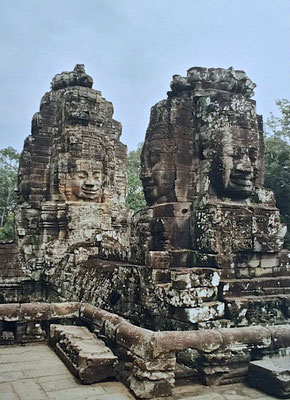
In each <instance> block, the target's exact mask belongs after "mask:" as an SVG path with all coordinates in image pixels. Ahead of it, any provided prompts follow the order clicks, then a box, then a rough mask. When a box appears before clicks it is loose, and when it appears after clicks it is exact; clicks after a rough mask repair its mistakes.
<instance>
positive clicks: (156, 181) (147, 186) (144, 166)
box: [140, 139, 176, 205]
mask: <svg viewBox="0 0 290 400" xmlns="http://www.w3.org/2000/svg"><path fill="white" fill-rule="evenodd" d="M140 178H141V180H142V184H143V189H144V194H145V199H146V201H147V204H148V205H153V204H155V203H163V202H170V201H176V196H175V192H174V185H175V179H176V172H175V161H174V152H173V151H168V150H167V149H166V148H165V146H164V143H163V144H162V141H160V140H158V139H157V140H151V141H147V142H145V143H144V146H143V150H142V154H141V174H140Z"/></svg>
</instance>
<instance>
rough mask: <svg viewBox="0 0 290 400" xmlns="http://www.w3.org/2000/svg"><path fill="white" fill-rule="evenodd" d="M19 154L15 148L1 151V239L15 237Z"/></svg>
mask: <svg viewBox="0 0 290 400" xmlns="http://www.w3.org/2000/svg"><path fill="white" fill-rule="evenodd" d="M18 163H19V154H18V152H17V151H16V150H15V149H13V147H7V148H5V149H2V150H0V182H1V185H0V239H5V238H8V237H12V236H13V232H14V229H13V211H14V208H15V206H16V200H17V199H16V193H15V188H16V182H17V170H18Z"/></svg>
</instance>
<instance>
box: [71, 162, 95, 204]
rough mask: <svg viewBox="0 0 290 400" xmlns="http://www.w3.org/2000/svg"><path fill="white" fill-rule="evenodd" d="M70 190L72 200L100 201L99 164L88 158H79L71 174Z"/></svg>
mask: <svg viewBox="0 0 290 400" xmlns="http://www.w3.org/2000/svg"><path fill="white" fill-rule="evenodd" d="M70 190H71V193H72V197H73V199H74V200H78V199H82V200H91V201H97V202H99V201H101V195H102V170H101V165H98V164H97V163H94V162H93V161H88V160H79V161H77V164H76V170H75V172H74V173H72V174H71V179H70Z"/></svg>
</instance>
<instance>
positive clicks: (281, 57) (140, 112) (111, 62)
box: [0, 0, 290, 150]
mask: <svg viewBox="0 0 290 400" xmlns="http://www.w3.org/2000/svg"><path fill="white" fill-rule="evenodd" d="M289 16H290V2H289V0H275V1H274V0H271V1H269V0H242V1H235V0H174V1H173V0H82V1H80V0H0V50H1V61H2V62H1V66H0V68H1V73H0V87H1V91H0V129H1V136H0V137H1V140H0V148H3V147H7V146H13V147H16V148H17V149H18V150H21V149H22V147H23V141H24V139H25V137H26V136H28V135H29V133H30V122H31V118H32V116H33V114H34V112H36V111H38V109H39V103H40V99H41V97H42V95H43V94H44V93H45V92H46V91H48V90H49V85H50V82H51V79H52V77H53V76H54V75H55V74H56V73H59V72H62V71H70V70H72V69H73V68H74V66H75V64H76V63H79V64H85V66H86V71H87V73H88V74H90V75H91V76H92V77H93V79H94V88H95V89H98V90H101V91H102V94H103V96H104V97H105V98H106V99H107V100H110V101H112V102H113V104H114V108H115V115H114V117H115V119H117V120H119V121H120V122H121V123H122V125H123V135H122V141H123V143H125V144H127V145H128V147H129V149H134V148H135V147H136V146H137V143H138V142H140V141H142V140H143V139H144V135H145V131H146V127H147V124H148V119H149V113H150V107H151V106H152V105H153V104H155V103H156V102H157V101H159V100H161V99H164V98H166V92H167V90H169V83H170V81H171V77H172V75H173V74H180V75H185V74H186V71H187V69H188V68H190V67H192V66H206V67H223V68H228V67H230V66H233V67H234V68H235V69H244V70H245V71H246V72H247V74H248V76H249V77H250V78H251V79H252V80H253V81H254V82H255V83H256V84H257V88H256V95H255V99H256V100H257V109H258V112H259V113H261V114H263V116H264V118H266V117H267V116H268V114H269V112H270V111H274V112H276V107H275V100H277V99H279V98H290V96H289V89H290V84H289V71H290V69H289V59H290V57H289V37H290V23H289Z"/></svg>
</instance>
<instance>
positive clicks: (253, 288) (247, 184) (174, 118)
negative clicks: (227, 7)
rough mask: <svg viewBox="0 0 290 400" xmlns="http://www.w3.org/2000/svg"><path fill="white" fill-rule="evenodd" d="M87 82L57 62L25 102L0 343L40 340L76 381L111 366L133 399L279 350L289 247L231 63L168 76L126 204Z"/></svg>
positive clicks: (115, 135) (122, 159)
mask: <svg viewBox="0 0 290 400" xmlns="http://www.w3.org/2000/svg"><path fill="white" fill-rule="evenodd" d="M92 85H93V79H92V78H91V77H90V76H89V75H87V74H86V72H85V69H84V66H83V65H79V64H78V65H76V67H75V69H74V70H73V71H72V72H63V73H61V74H57V75H56V76H55V77H54V78H53V80H52V83H51V90H50V91H49V92H48V93H46V94H45V95H44V96H43V98H42V100H41V103H40V110H39V112H37V113H36V114H35V115H34V116H33V119H32V128H31V135H30V136H29V137H28V138H27V139H26V140H25V143H24V149H23V152H22V154H21V159H20V165H19V175H18V205H17V208H16V211H15V240H14V242H13V243H12V242H9V243H8V242H6V243H4V242H3V243H0V252H1V256H2V259H1V261H0V268H1V278H0V287H1V295H0V303H1V305H0V317H1V318H0V320H1V321H0V335H2V336H1V338H0V344H1V343H2V344H5V343H23V342H28V341H35V340H46V339H49V340H50V342H51V343H52V345H53V346H54V347H55V348H56V351H57V353H58V354H60V356H61V358H62V359H64V360H65V362H66V363H72V362H73V361H72V358H71V357H72V356H71V354H72V353H73V354H75V355H74V356H73V357H74V358H73V360H74V363H75V364H74V365H73V368H74V372H75V374H76V375H77V376H78V377H79V378H80V379H81V380H82V381H83V382H84V383H93V382H95V381H97V380H100V379H105V378H106V377H110V376H117V377H118V378H119V379H121V380H122V381H124V382H125V383H126V384H127V385H128V386H129V388H130V389H131V391H132V392H133V393H134V394H135V396H136V397H138V398H154V397H157V396H168V395H170V393H171V390H172V387H173V386H174V383H175V380H177V379H179V377H180V376H181V375H182V374H180V373H179V372H178V371H180V370H181V369H182V371H183V374H184V370H186V371H187V374H188V376H189V377H193V376H194V377H197V378H198V379H199V380H200V381H202V382H203V383H205V384H224V383H231V382H239V381H242V380H243V379H245V377H246V376H247V374H248V369H249V362H251V361H255V362H257V360H261V359H263V358H265V357H270V356H271V357H273V356H286V355H287V354H289V353H288V352H289V348H290V326H289V320H290V277H289V271H290V264H289V259H290V255H289V253H288V251H286V250H283V238H284V236H285V233H286V227H285V226H284V225H283V224H282V223H281V221H280V216H279V211H278V209H277V208H276V205H275V198H274V195H273V193H272V192H271V191H269V190H268V189H266V188H265V187H264V186H263V174H264V142H263V122H262V117H261V116H259V115H257V113H256V103H255V101H254V100H253V99H251V97H252V96H253V94H254V88H255V84H254V83H253V82H252V81H251V80H250V79H249V78H248V76H247V75H246V73H245V72H244V71H240V70H234V69H233V68H229V69H221V68H201V67H193V68H190V69H189V70H188V71H187V76H186V77H182V76H179V75H174V76H173V80H172V82H171V84H170V89H171V90H170V91H169V92H168V93H167V95H168V97H167V99H165V100H162V101H160V102H158V103H157V104H156V105H154V106H153V107H152V109H151V115H150V121H149V126H148V129H147V132H146V136H145V141H144V145H143V149H142V155H141V176H140V178H141V180H142V185H143V190H144V194H145V199H146V203H147V206H146V207H145V208H144V209H142V210H140V211H139V212H137V213H136V214H135V215H133V214H132V212H131V211H130V210H128V209H127V208H126V205H125V200H126V185H127V184H126V168H127V148H126V146H125V145H124V144H122V143H121V141H120V136H121V131H122V127H121V124H120V123H119V122H118V121H115V120H114V119H113V106H112V103H110V102H108V101H107V100H105V99H104V98H103V97H102V94H101V92H100V91H98V90H95V89H93V88H92ZM68 322H69V323H71V324H72V325H74V326H75V328H64V327H62V325H61V324H64V325H67V324H68ZM76 326H82V327H86V328H88V329H89V330H90V332H91V333H89V332H88V333H84V332H85V331H84V329H85V328H79V327H78V328H76ZM93 334H94V335H93ZM95 334H97V336H98V337H99V339H102V340H103V341H105V343H106V345H107V346H108V347H110V349H111V351H110V350H109V349H107V350H103V352H104V354H107V358H106V362H105V364H102V365H107V367H104V369H103V370H102V371H101V370H99V372H98V373H96V371H95V370H94V368H90V367H89V366H88V367H87V369H85V370H80V368H79V367H78V366H77V365H76V361H75V360H76V359H77V358H78V351H79V350H76V348H77V345H76V344H75V343H76V342H77V341H78V340H79V337H81V336H82V335H84V336H85V337H86V338H87V339H86V340H92V341H93V342H94V341H97V340H99V339H97V338H96V335H95ZM86 335H87V336H86ZM93 336H94V337H93ZM64 337H67V338H69V339H68V342H67V343H69V344H68V345H67V347H65V346H64V345H63V338H64ZM88 338H89V339H88ZM78 343H79V342H78ZM96 343H97V342H96ZM98 343H99V342H98ZM98 346H99V345H98ZM104 346H105V344H104ZM98 363H99V359H98V357H96V359H94V361H93V364H92V365H94V366H95V368H99V364H98ZM88 365H89V364H88ZM130 366H131V367H130ZM177 366H179V367H178V368H177ZM251 368H252V369H253V370H255V367H254V366H251ZM250 370H251V369H250ZM100 371H101V372H100ZM252 381H255V379H254V378H252ZM277 385H278V386H279V383H277ZM287 385H288V386H286V387H282V388H281V389H280V387H279V390H280V392H281V393H280V392H279V393H280V394H281V395H284V396H285V395H289V396H290V382H289V381H288V384H287Z"/></svg>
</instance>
